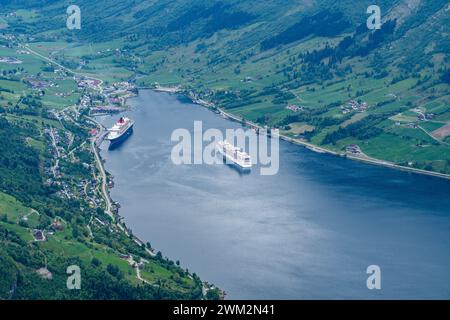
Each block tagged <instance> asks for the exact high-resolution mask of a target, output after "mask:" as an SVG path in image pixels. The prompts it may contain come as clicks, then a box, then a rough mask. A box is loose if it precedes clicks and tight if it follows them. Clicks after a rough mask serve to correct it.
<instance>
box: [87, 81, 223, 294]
mask: <svg viewBox="0 0 450 320" xmlns="http://www.w3.org/2000/svg"><path fill="white" fill-rule="evenodd" d="M140 89H141V88H139V89H138V90H140ZM144 90H145V89H144ZM138 94H139V93H138ZM136 96H137V95H133V96H129V97H127V98H126V99H125V101H124V104H127V100H128V99H130V98H134V97H136ZM127 106H128V107H130V106H129V105H127ZM128 110H130V108H128V109H126V110H123V111H122V112H119V113H118V114H120V113H123V112H125V111H128ZM105 115H108V114H105ZM113 115H114V114H109V116H113ZM99 116H102V115H99ZM95 117H96V116H90V117H88V119H89V120H91V121H92V122H93V123H94V124H95V125H97V126H98V127H99V129H100V131H99V134H101V132H102V131H103V130H107V128H106V127H105V126H104V125H103V124H102V123H100V122H99V121H98V120H97V119H95ZM97 137H98V136H96V137H93V138H92V141H91V143H92V145H91V147H92V151H93V152H94V157H95V160H96V163H97V166H98V167H99V170H100V172H101V173H102V175H103V179H102V180H103V181H102V193H103V197H104V200H105V202H106V205H107V209H106V211H105V213H106V214H107V215H108V216H109V217H110V218H111V220H112V222H113V224H115V225H116V226H117V227H118V228H119V229H120V230H121V231H122V232H124V233H125V235H127V236H130V231H131V228H130V227H128V226H127V224H126V222H125V217H124V216H121V215H120V214H119V211H120V209H119V208H120V204H119V203H118V202H116V201H114V200H113V199H112V197H111V192H110V189H111V188H109V187H106V180H107V179H108V175H111V173H110V172H109V171H107V170H106V168H105V165H104V164H105V162H106V160H105V159H103V158H102V156H101V151H102V149H101V148H100V146H101V144H102V143H103V140H102V141H101V142H100V143H99V144H97ZM113 204H118V205H119V208H117V209H116V210H112V207H113ZM132 237H133V241H134V242H135V243H136V244H138V245H139V246H145V242H144V241H142V239H140V238H139V237H138V236H136V235H135V234H134V233H132ZM145 251H146V252H147V253H148V254H149V255H150V256H152V257H155V256H156V253H155V251H156V250H155V248H153V247H152V248H148V247H147V246H145ZM136 270H138V269H136ZM189 276H190V277H192V274H191V273H189ZM138 279H139V274H138ZM140 280H141V281H143V282H145V283H147V284H148V282H147V281H146V280H145V279H140ZM212 289H218V290H219V297H220V300H225V296H226V294H227V293H226V291H225V290H222V289H219V288H218V287H216V286H214V285H211V284H209V283H208V281H205V280H203V281H202V296H203V298H205V297H206V294H207V293H208V291H209V290H212Z"/></svg>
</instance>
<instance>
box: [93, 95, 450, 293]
mask: <svg viewBox="0 0 450 320" xmlns="http://www.w3.org/2000/svg"><path fill="white" fill-rule="evenodd" d="M129 103H130V104H131V105H132V110H131V111H129V112H127V113H126V114H127V115H128V116H129V117H131V118H132V119H134V120H135V121H136V124H135V129H134V133H133V135H132V136H131V137H130V138H129V139H128V140H127V141H125V142H124V143H123V144H122V145H121V146H120V147H119V148H116V149H114V150H108V148H107V143H106V142H105V143H104V144H103V145H102V152H101V154H102V156H103V157H104V159H105V160H106V169H107V170H108V171H109V172H110V173H111V174H112V175H113V176H114V177H115V187H114V188H113V189H112V192H111V195H112V198H113V199H114V200H115V201H118V202H119V203H120V204H121V210H120V214H121V215H122V216H124V218H125V222H126V224H127V225H128V226H129V227H131V228H132V230H133V232H134V234H136V235H137V236H139V237H140V238H141V239H142V240H144V241H149V242H151V244H152V246H153V247H154V248H156V249H157V250H161V251H162V252H163V254H164V255H165V256H168V257H169V258H171V259H173V260H180V262H181V264H182V266H184V267H187V268H189V270H190V271H192V272H196V273H197V274H198V275H199V276H200V277H201V278H202V279H203V280H207V281H209V282H210V283H214V284H215V285H217V286H219V287H220V288H222V289H224V290H225V291H226V292H227V298H230V299H232V298H234V299H315V298H324V299H345V298H351V299H358V298H361V299H379V298H408V299H417V298H425V299H427V298H438V299H439V298H447V299H448V298H450V181H449V180H444V179H439V178H434V177H428V176H422V175H417V174H412V173H407V172H400V171H395V170H392V169H388V168H382V167H377V166H371V165H366V164H362V163H358V162H354V161H350V160H346V159H342V158H339V157H334V156H330V155H326V154H318V153H314V152H312V151H309V150H306V149H304V148H302V147H300V146H295V145H292V144H288V143H285V142H280V170H279V173H278V174H276V175H273V176H262V175H260V174H259V170H258V168H254V169H253V170H252V172H251V173H250V174H248V175H242V174H240V173H239V172H238V171H237V170H235V169H234V168H232V167H229V166H225V165H213V166H211V165H179V166H177V165H174V164H172V162H171V159H170V154H171V149H172V147H173V146H174V145H175V143H173V142H171V140H170V137H171V134H172V131H173V130H174V129H177V128H186V129H188V130H190V131H191V132H192V131H193V127H194V121H195V120H201V121H203V127H204V130H205V129H207V128H218V129H221V130H225V129H226V128H238V127H240V125H239V124H237V123H233V122H230V121H228V120H225V119H223V118H221V117H220V116H218V115H216V114H214V113H212V112H210V111H209V110H206V109H205V108H203V107H200V106H197V105H194V104H192V103H190V102H189V101H186V99H184V98H183V97H178V96H175V95H169V94H166V93H156V92H153V91H149V90H143V91H141V92H140V94H139V96H138V97H136V98H133V99H131V100H130V101H129ZM117 118H118V116H113V117H109V116H106V117H102V118H100V120H101V121H102V122H103V123H104V124H105V125H108V126H110V125H111V124H112V123H113V121H116V120H117ZM369 265H378V266H380V268H381V290H368V289H367V286H366V280H367V277H368V276H369V275H368V274H366V268H367V267H368V266H369Z"/></svg>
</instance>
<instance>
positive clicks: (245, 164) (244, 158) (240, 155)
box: [216, 140, 252, 169]
mask: <svg viewBox="0 0 450 320" xmlns="http://www.w3.org/2000/svg"><path fill="white" fill-rule="evenodd" d="M216 150H217V152H219V154H221V155H222V156H223V157H224V158H225V159H226V160H229V161H231V162H232V163H234V164H236V165H238V166H239V167H241V168H242V169H250V168H251V167H252V159H251V157H250V155H249V154H248V153H246V152H244V151H243V150H242V149H240V148H237V147H235V146H233V145H232V144H231V143H229V142H228V141H226V140H224V141H219V142H217V144H216Z"/></svg>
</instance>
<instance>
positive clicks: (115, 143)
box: [109, 125, 134, 149]
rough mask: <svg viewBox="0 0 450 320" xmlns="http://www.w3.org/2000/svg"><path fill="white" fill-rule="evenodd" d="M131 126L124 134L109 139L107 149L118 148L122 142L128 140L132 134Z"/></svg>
mask: <svg viewBox="0 0 450 320" xmlns="http://www.w3.org/2000/svg"><path fill="white" fill-rule="evenodd" d="M133 126H134V125H131V126H130V127H129V128H128V129H127V130H126V131H125V132H124V133H122V134H121V135H120V136H118V137H115V138H114V139H109V142H110V143H109V148H110V149H111V148H115V147H117V146H119V145H120V144H121V143H122V142H124V141H125V140H127V139H128V137H129V136H131V135H132V134H133Z"/></svg>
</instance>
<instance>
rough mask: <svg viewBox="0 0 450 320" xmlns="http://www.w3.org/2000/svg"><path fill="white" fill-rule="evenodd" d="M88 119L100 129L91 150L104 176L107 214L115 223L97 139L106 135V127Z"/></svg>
mask: <svg viewBox="0 0 450 320" xmlns="http://www.w3.org/2000/svg"><path fill="white" fill-rule="evenodd" d="M87 118H88V119H89V120H91V121H92V122H94V123H95V124H96V125H97V126H98V127H99V132H98V134H97V135H96V136H95V137H92V139H91V148H92V152H93V153H94V156H95V161H96V162H97V166H98V169H99V171H100V175H101V176H102V194H103V198H104V199H105V202H106V210H105V213H106V214H107V215H108V216H110V217H111V219H112V220H113V221H115V216H114V214H113V212H112V201H111V198H110V196H109V192H108V179H107V177H106V172H105V168H104V166H103V162H102V160H101V159H100V155H99V154H98V149H97V139H98V137H100V136H102V135H103V134H104V133H103V131H104V127H103V125H102V124H100V123H99V122H98V121H97V120H95V119H93V118H90V117H87Z"/></svg>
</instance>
